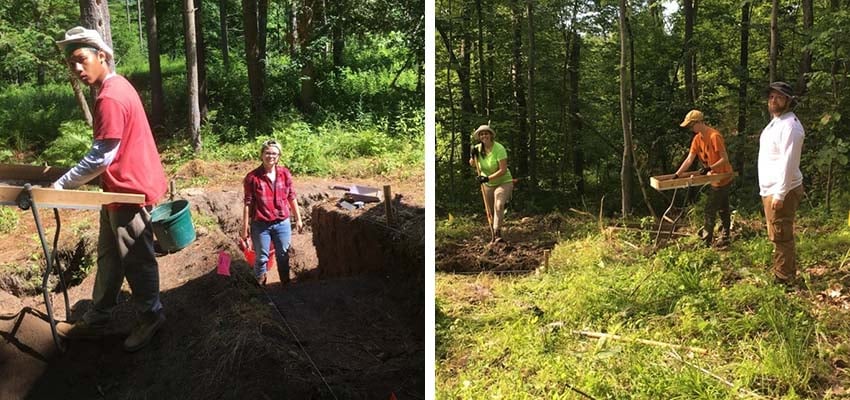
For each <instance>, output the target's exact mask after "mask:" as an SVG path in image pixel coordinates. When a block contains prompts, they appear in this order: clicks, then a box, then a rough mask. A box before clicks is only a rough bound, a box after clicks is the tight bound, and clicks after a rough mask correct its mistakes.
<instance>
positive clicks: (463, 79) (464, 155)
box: [437, 25, 475, 160]
mask: <svg viewBox="0 0 850 400" xmlns="http://www.w3.org/2000/svg"><path fill="white" fill-rule="evenodd" d="M447 30H448V27H445V26H442V25H437V31H438V32H439V33H440V37H441V38H442V39H443V44H444V45H445V47H446V52H447V53H448V55H449V62H450V65H452V67H453V68H454V70H455V71H456V72H457V76H458V82H460V91H461V110H460V111H461V121H462V122H461V125H462V128H461V129H460V130H461V131H462V132H466V131H468V129H469V128H470V126H469V125H470V119H469V117H470V116H472V115H474V114H475V105H474V104H473V103H472V96H471V95H470V92H471V89H470V87H469V81H470V79H469V65H468V64H467V67H466V68H464V67H463V65H462V64H461V62H460V61H458V59H457V57H456V56H455V53H454V49H453V48H452V43H451V33H450V32H446V31H447ZM461 47H462V45H461ZM461 51H464V50H463V49H461ZM472 128H473V129H474V128H475V127H472ZM470 142H471V140H470V137H469V135H465V134H462V135H460V143H461V159H462V160H467V159H469V147H470V145H471V143H470Z"/></svg>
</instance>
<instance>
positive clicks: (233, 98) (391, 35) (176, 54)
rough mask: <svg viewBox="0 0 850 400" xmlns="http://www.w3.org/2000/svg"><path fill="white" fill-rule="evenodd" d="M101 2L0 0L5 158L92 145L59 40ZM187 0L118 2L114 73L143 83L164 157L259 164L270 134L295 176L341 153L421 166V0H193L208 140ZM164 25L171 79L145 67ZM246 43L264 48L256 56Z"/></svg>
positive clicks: (73, 152) (39, 156)
mask: <svg viewBox="0 0 850 400" xmlns="http://www.w3.org/2000/svg"><path fill="white" fill-rule="evenodd" d="M89 3H90V4H89ZM94 3H95V2H94V1H88V0H85V1H80V2H77V1H68V0H24V1H12V0H2V1H0V143H2V147H0V162H16V163H22V162H27V163H28V162H38V163H50V164H54V165H68V164H72V163H73V162H75V161H76V160H77V159H78V157H79V156H80V155H82V154H83V153H84V152H85V151H86V149H87V148H88V146H89V145H90V143H91V131H90V128H89V127H88V126H87V125H86V123H85V122H84V118H83V113H82V112H81V108H80V107H79V106H78V103H77V102H76V100H75V97H74V92H73V90H72V87H71V84H70V83H69V74H68V69H67V67H66V66H65V65H64V64H63V62H62V57H61V55H60V54H59V51H58V50H57V48H56V46H55V44H54V41H55V40H56V39H59V38H61V37H62V35H63V33H64V32H65V30H67V29H69V28H70V27H73V26H76V25H81V24H82V25H84V26H85V25H86V24H85V23H81V18H80V16H81V9H82V8H83V7H87V6H93V4H94ZM103 3H106V2H105V1H104V2H103ZM187 4H192V2H189V1H152V0H146V1H144V2H142V0H124V1H112V2H109V5H108V9H109V15H110V17H111V18H110V25H111V32H112V40H113V48H114V49H115V55H116V56H115V61H116V69H117V72H118V73H120V74H122V75H125V76H127V77H128V78H129V79H130V81H131V82H132V83H133V84H134V86H135V87H136V89H137V90H138V91H139V92H140V95H141V96H142V99H143V101H144V102H145V105H146V108H147V110H148V116H149V119H150V120H151V122H152V126H153V127H154V130H155V134H156V136H157V140H158V143H159V145H160V147H161V149H167V150H164V151H165V153H171V154H170V155H169V154H166V158H168V157H170V156H173V157H176V159H177V160H178V161H179V160H180V159H189V158H196V157H203V158H226V159H240V158H241V159H254V158H255V156H256V144H257V143H258V142H259V141H262V140H265V139H267V138H269V137H274V138H276V139H278V140H279V141H282V142H283V144H284V158H283V160H282V162H284V163H286V164H288V165H289V166H290V168H291V169H293V172H296V173H315V174H328V173H336V172H339V168H340V166H339V163H337V162H335V161H338V160H344V159H350V158H355V157H367V158H368V157H374V158H376V159H380V161H379V162H375V163H374V165H372V166H370V167H368V168H367V169H369V171H367V172H368V173H387V172H391V171H396V170H398V169H400V168H404V167H409V166H411V164H412V165H415V166H418V169H419V170H420V172H421V166H422V165H423V153H424V151H423V136H424V135H423V129H422V127H423V123H424V87H423V85H424V76H423V74H424V55H425V53H424V39H423V38H424V36H423V35H424V3H423V2H422V1H421V0H412V1H411V0H377V1H369V2H355V1H350V0H343V1H334V2H324V1H316V0H292V1H269V0H243V1H238V0H217V1H210V0H205V1H202V0H195V1H194V8H195V10H196V12H195V13H194V15H195V24H196V25H197V28H196V29H195V31H194V32H195V33H196V35H195V36H196V38H195V41H196V47H195V48H194V50H195V51H196V53H195V54H196V55H197V59H198V69H199V71H198V75H199V85H200V103H201V105H200V112H201V123H200V132H199V133H198V134H199V135H200V142H201V143H202V146H194V143H193V142H192V136H193V135H192V129H193V128H192V124H191V118H190V111H191V110H190V106H189V104H190V103H189V98H190V97H189V95H188V94H187V93H188V84H187V68H186V59H187V54H188V52H187V48H188V47H187V44H186V40H185V39H186V37H187V35H186V34H185V32H186V30H187V29H186V26H187V25H186V20H185V19H184V16H185V15H186V13H185V8H186V5H187ZM154 10H155V17H154V14H153V11H154ZM154 20H155V25H154V26H155V29H156V37H157V40H156V42H155V44H156V47H158V50H159V53H160V57H159V58H158V59H159V60H160V63H161V74H156V73H155V72H154V71H153V70H152V69H151V68H149V65H150V64H149V57H148V54H149V51H150V47H151V45H150V43H151V42H150V41H149V38H150V37H153V35H151V36H149V32H150V30H149V29H150V24H149V23H150V22H152V21H154ZM246 24H252V25H253V24H256V25H255V26H253V27H254V28H255V29H245V27H246ZM246 39H247V40H246ZM246 47H247V48H249V49H250V50H254V49H256V50H257V52H256V53H254V58H253V59H251V57H249V56H248V55H250V54H251V52H250V51H249V52H246ZM257 57H259V58H257ZM249 60H250V61H249ZM254 66H256V68H257V71H259V74H254V75H252V73H251V72H249V69H250V68H252V67H254ZM157 79H161V85H162V88H163V89H162V93H163V96H162V99H163V100H162V102H161V104H160V105H159V110H158V109H157V106H156V102H155V101H153V100H152V97H153V95H154V91H153V90H152V88H155V87H156V86H157ZM255 84H258V85H260V86H254V85H255ZM257 88H259V89H258V90H261V91H257ZM84 89H85V88H84ZM84 93H86V95H87V96H88V97H89V98H88V102H89V104H91V97H90V96H91V95H90V93H89V91H88V90H84ZM152 103H153V104H152ZM335 168H336V169H335Z"/></svg>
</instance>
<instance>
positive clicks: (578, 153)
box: [565, 31, 584, 197]
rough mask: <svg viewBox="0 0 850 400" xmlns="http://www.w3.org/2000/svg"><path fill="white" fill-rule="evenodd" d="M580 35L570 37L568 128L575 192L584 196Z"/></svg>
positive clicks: (574, 32)
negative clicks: (580, 97) (580, 103)
mask: <svg viewBox="0 0 850 400" xmlns="http://www.w3.org/2000/svg"><path fill="white" fill-rule="evenodd" d="M580 54H581V36H580V35H579V34H578V32H576V31H572V39H570V66H569V74H570V92H569V93H570V105H569V121H570V122H569V129H570V132H571V135H572V151H573V175H574V176H575V179H576V187H575V188H576V194H577V195H578V196H579V197H581V196H584V151H583V149H582V137H581V135H580V134H579V132H581V130H582V128H583V127H582V121H581V117H580V114H579V91H578V90H579V86H578V84H579V72H580V69H579V67H580V60H581V58H580ZM565 155H566V153H565Z"/></svg>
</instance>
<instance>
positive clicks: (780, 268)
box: [761, 185, 803, 280]
mask: <svg viewBox="0 0 850 400" xmlns="http://www.w3.org/2000/svg"><path fill="white" fill-rule="evenodd" d="M772 199H773V196H766V197H762V198H761V202H762V205H763V206H764V215H765V218H766V219H767V237H768V238H770V241H771V242H773V274H774V275H776V277H777V278H779V279H782V280H789V279H794V277H796V276H797V254H796V250H795V241H794V217H795V216H796V214H797V208H798V207H799V206H800V200H802V199H803V185H800V186H797V187H796V188H794V189H791V191H790V192H788V194H787V195H785V201H784V202H783V203H782V208H780V209H778V210H773V209H772V208H771V207H770V203H771V201H772Z"/></svg>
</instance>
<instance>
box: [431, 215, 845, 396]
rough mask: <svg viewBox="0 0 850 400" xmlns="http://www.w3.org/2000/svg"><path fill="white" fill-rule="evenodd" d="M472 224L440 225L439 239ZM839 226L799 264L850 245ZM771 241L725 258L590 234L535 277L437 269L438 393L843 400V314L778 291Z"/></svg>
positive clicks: (563, 246)
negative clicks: (834, 361)
mask: <svg viewBox="0 0 850 400" xmlns="http://www.w3.org/2000/svg"><path fill="white" fill-rule="evenodd" d="M589 224H592V223H589ZM469 225H470V223H469V222H468V220H467V218H466V217H462V216H454V217H453V221H452V222H451V223H449V222H448V221H447V220H445V219H444V220H441V221H437V226H438V230H437V231H438V237H440V235H442V237H444V238H446V239H452V238H458V237H462V236H463V235H464V234H466V232H467V231H468V226H469ZM832 226H833V228H832V229H831V230H830V229H825V230H828V231H829V233H826V235H827V236H826V238H827V239H826V240H825V241H823V242H821V241H819V240H815V239H814V238H812V237H807V234H802V235H801V238H800V242H801V245H800V247H799V248H798V251H799V253H800V254H799V257H800V259H802V260H806V259H809V258H810V257H811V258H814V257H816V256H817V254H816V253H818V252H822V251H824V250H825V249H824V248H823V246H827V245H837V246H841V245H843V244H844V243H845V242H844V240H845V238H846V233H845V231H846V229H845V228H838V229H836V228H835V226H836V225H834V224H833V225H832ZM801 228H803V229H801V231H804V230H805V227H801ZM587 231H588V232H592V231H593V230H592V229H587ZM822 233H823V232H822ZM764 236H765V235H764V234H762V235H757V236H755V237H753V238H751V239H748V240H741V241H737V242H735V243H733V246H732V247H731V249H730V250H728V251H725V252H718V251H715V250H712V249H706V248H703V247H700V246H699V243H698V241H696V240H690V239H685V240H681V241H680V243H679V244H678V245H671V246H668V247H666V248H663V249H661V250H659V251H658V252H657V253H655V254H652V253H651V252H649V251H645V250H646V249H644V248H641V249H634V248H633V247H631V246H630V245H628V244H624V240H623V237H624V236H622V235H619V234H588V235H587V236H585V237H576V238H573V239H572V240H564V241H562V242H560V243H559V244H558V245H557V246H556V247H555V248H554V249H553V251H552V254H551V259H550V267H549V269H548V270H547V271H545V273H543V274H540V275H529V276H524V277H511V278H502V277H497V276H489V275H479V276H471V277H470V276H458V275H450V274H442V273H439V274H437V277H436V279H437V281H436V301H437V309H438V312H437V319H436V324H437V326H436V331H437V366H436V370H437V398H440V399H455V398H463V399H492V398H506V399H507V398H510V399H525V398H527V399H539V398H547V399H549V398H553V399H556V398H565V399H577V398H583V397H582V396H581V395H579V394H578V393H577V392H575V391H573V389H571V387H572V388H575V389H577V390H580V391H583V392H585V393H587V394H589V395H591V396H593V397H594V398H597V399H602V398H614V399H727V398H728V399H731V398H741V397H743V398H748V397H747V396H749V398H756V397H754V396H764V397H767V398H783V399H798V398H837V397H835V396H834V395H830V393H832V392H830V391H829V390H830V389H829V385H826V384H825V383H824V382H828V381H830V380H832V379H835V376H833V374H834V372H833V371H832V369H831V368H830V364H829V363H830V362H829V359H827V358H825V354H827V353H828V354H831V357H847V356H845V355H843V354H845V353H848V354H850V347H848V348H847V349H842V348H841V347H840V346H838V345H837V343H840V342H842V340H846V338H847V335H848V333H847V332H846V329H847V327H848V323H847V322H846V318H839V317H837V316H834V315H833V316H830V315H829V314H819V313H813V312H812V303H810V302H809V301H807V298H806V295H805V294H788V293H786V292H785V291H784V290H783V288H782V287H780V286H778V285H775V284H773V283H772V281H771V275H770V272H769V271H768V268H767V265H768V263H769V262H770V253H771V251H772V245H771V244H770V242H769V241H767V240H766V238H765V237H764ZM438 243H439V241H438ZM845 251H846V250H845ZM840 253H841V252H840V251H832V252H830V253H829V254H830V256H829V257H828V260H829V261H828V262H829V263H837V262H840V259H841V256H843V254H840ZM842 321H844V322H842ZM582 330H584V331H593V332H605V333H611V334H617V335H621V336H623V337H626V338H631V339H646V340H653V341H658V342H663V343H669V344H674V345H679V346H685V347H682V348H678V349H671V348H668V347H665V346H653V345H647V344H641V343H636V342H631V341H626V340H611V339H605V340H597V339H591V338H588V337H583V336H581V335H579V334H577V333H576V331H582ZM698 349H706V350H707V353H705V354H702V353H700V352H699V351H698ZM836 354H837V355H836ZM679 357H681V359H680V358H679ZM706 371H708V372H711V373H712V374H714V375H715V376H711V375H709V374H708V373H707V372H706ZM718 378H722V380H723V381H721V379H718ZM843 379H844V381H843V383H841V384H843V385H845V386H844V387H847V386H850V379H848V377H846V376H844V378H843ZM726 382H728V383H730V384H731V386H729V385H727V383H726ZM830 396H832V397H830Z"/></svg>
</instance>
